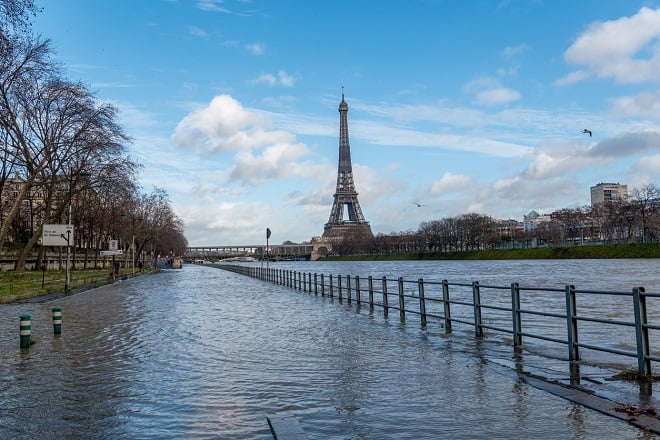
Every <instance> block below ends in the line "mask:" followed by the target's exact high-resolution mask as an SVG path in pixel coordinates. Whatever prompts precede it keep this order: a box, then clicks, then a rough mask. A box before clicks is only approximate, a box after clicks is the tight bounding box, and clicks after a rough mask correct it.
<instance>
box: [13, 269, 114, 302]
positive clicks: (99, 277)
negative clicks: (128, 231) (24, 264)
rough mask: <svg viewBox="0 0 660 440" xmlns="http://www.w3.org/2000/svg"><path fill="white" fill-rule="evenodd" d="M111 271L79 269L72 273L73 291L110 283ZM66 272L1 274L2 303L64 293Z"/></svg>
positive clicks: (31, 271) (14, 272)
mask: <svg viewBox="0 0 660 440" xmlns="http://www.w3.org/2000/svg"><path fill="white" fill-rule="evenodd" d="M110 278H111V272H110V269H108V268H106V269H84V270H83V269H80V270H79V269H77V270H72V271H71V283H70V284H71V289H72V290H73V289H80V288H81V287H84V286H90V285H92V286H93V285H98V284H104V283H107V282H108V281H110ZM65 283H66V271H65V270H47V271H45V272H41V271H35V270H20V271H7V272H0V303H7V302H12V301H16V300H18V299H26V298H33V297H36V296H41V295H47V294H49V293H56V292H64V285H65Z"/></svg>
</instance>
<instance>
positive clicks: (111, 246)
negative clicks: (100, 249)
mask: <svg viewBox="0 0 660 440" xmlns="http://www.w3.org/2000/svg"><path fill="white" fill-rule="evenodd" d="M108 250H109V251H116V250H119V240H110V241H108Z"/></svg>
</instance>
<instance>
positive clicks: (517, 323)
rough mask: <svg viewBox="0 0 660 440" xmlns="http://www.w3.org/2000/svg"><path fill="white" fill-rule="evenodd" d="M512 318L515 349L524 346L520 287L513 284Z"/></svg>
mask: <svg viewBox="0 0 660 440" xmlns="http://www.w3.org/2000/svg"><path fill="white" fill-rule="evenodd" d="M511 318H512V321H511V322H512V324H513V347H514V348H515V347H520V346H522V321H521V314H520V285H519V284H518V283H511Z"/></svg>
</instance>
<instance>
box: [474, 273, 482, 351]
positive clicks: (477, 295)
mask: <svg viewBox="0 0 660 440" xmlns="http://www.w3.org/2000/svg"><path fill="white" fill-rule="evenodd" d="M472 303H473V305H474V332H475V336H476V337H477V338H481V337H482V336H483V335H484V329H483V327H482V326H481V291H480V289H479V281H473V282H472Z"/></svg>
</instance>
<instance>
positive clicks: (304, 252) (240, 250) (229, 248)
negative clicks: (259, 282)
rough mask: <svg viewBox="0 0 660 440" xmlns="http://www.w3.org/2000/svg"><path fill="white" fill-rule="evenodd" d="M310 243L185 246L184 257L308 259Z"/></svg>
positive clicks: (210, 259) (211, 258) (310, 255)
mask: <svg viewBox="0 0 660 440" xmlns="http://www.w3.org/2000/svg"><path fill="white" fill-rule="evenodd" d="M313 251H314V245H312V244H279V245H277V244H271V245H268V246H266V245H220V246H191V247H188V248H186V253H185V255H184V257H185V258H186V259H188V260H190V259H195V260H197V259H200V260H209V261H218V260H224V259H228V258H240V257H251V258H255V259H257V260H262V259H266V258H269V259H274V260H309V259H311V257H312V253H313Z"/></svg>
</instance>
